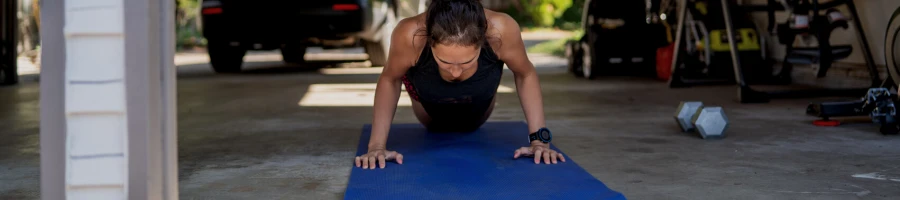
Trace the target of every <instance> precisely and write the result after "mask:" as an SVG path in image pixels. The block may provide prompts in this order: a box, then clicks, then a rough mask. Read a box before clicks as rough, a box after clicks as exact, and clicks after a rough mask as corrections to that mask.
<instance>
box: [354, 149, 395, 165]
mask: <svg viewBox="0 0 900 200" xmlns="http://www.w3.org/2000/svg"><path fill="white" fill-rule="evenodd" d="M389 160H397V163H399V164H401V165H402V164H403V155H402V154H400V153H397V152H396V151H388V150H384V149H372V150H369V152H368V153H366V154H364V155H362V156H357V157H356V167H362V168H363V169H375V166H376V163H377V164H378V165H379V166H380V167H381V168H382V169H384V166H385V165H387V163H385V162H386V161H389Z"/></svg>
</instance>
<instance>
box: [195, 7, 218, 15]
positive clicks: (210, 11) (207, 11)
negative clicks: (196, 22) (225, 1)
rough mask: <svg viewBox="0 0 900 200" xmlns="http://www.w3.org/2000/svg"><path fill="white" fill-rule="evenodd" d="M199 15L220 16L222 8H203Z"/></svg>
mask: <svg viewBox="0 0 900 200" xmlns="http://www.w3.org/2000/svg"><path fill="white" fill-rule="evenodd" d="M200 13H202V14H204V15H214V14H222V8H204V9H203V10H202V11H200Z"/></svg>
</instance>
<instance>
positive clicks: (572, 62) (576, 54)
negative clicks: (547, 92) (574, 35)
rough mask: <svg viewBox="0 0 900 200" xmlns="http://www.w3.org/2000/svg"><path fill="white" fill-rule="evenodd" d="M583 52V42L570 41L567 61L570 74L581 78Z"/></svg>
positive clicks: (567, 47) (567, 45)
mask: <svg viewBox="0 0 900 200" xmlns="http://www.w3.org/2000/svg"><path fill="white" fill-rule="evenodd" d="M582 53H583V52H582V51H581V42H579V41H568V42H566V52H565V54H566V61H567V62H568V63H567V65H566V66H567V67H568V71H569V73H572V74H574V75H575V77H581V76H580V75H581V70H582V62H581V60H582V58H581V55H582Z"/></svg>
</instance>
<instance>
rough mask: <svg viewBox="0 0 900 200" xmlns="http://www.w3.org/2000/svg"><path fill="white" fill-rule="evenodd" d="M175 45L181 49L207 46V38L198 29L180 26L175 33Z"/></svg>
mask: <svg viewBox="0 0 900 200" xmlns="http://www.w3.org/2000/svg"><path fill="white" fill-rule="evenodd" d="M175 46H177V47H178V48H179V49H185V48H190V47H198V46H206V39H204V38H203V35H202V34H201V33H200V31H199V30H197V29H193V28H186V27H181V26H179V28H177V30H176V33H175Z"/></svg>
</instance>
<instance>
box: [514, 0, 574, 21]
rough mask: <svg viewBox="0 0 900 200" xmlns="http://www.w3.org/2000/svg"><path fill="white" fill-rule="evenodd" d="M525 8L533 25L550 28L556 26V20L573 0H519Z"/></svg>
mask: <svg viewBox="0 0 900 200" xmlns="http://www.w3.org/2000/svg"><path fill="white" fill-rule="evenodd" d="M520 1H521V3H522V5H523V6H524V7H525V12H527V13H528V14H529V16H531V19H532V21H533V22H534V23H535V25H537V26H540V27H550V26H553V25H555V24H556V19H557V18H559V17H561V16H562V15H563V13H565V12H566V10H567V9H569V7H571V6H572V1H573V0H520Z"/></svg>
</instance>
